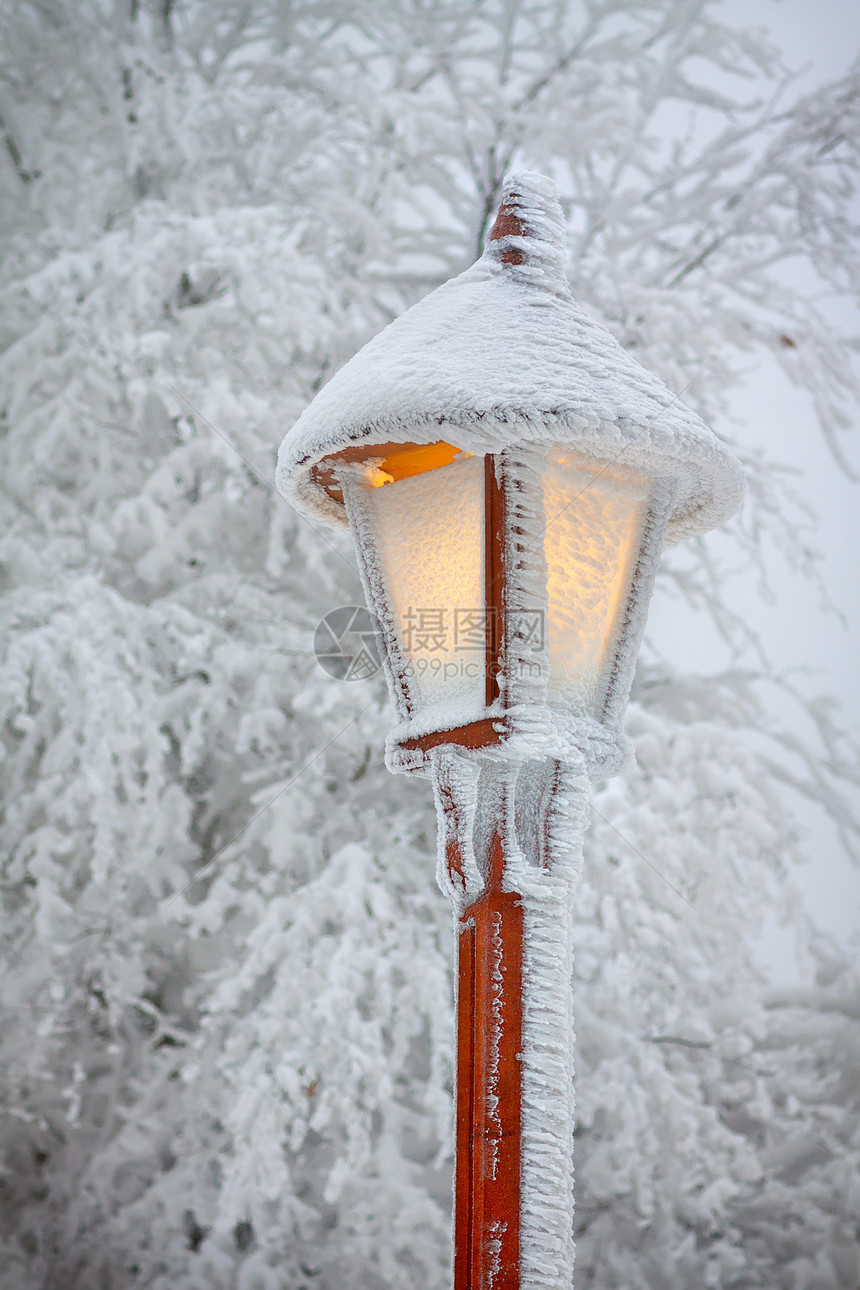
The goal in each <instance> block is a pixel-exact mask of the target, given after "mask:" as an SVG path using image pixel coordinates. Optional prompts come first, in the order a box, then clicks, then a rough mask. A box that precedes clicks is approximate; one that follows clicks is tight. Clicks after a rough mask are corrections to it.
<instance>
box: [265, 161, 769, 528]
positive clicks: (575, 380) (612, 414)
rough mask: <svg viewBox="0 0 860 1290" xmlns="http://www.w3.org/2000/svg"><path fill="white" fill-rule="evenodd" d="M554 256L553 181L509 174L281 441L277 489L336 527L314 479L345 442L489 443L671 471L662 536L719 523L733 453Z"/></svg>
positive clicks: (729, 488)
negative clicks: (411, 301)
mask: <svg viewBox="0 0 860 1290" xmlns="http://www.w3.org/2000/svg"><path fill="white" fill-rule="evenodd" d="M564 257H565V223H564V216H563V214H562V210H561V207H560V205H559V201H558V197H557V194H556V189H555V185H554V184H553V182H552V180H550V179H547V178H545V177H544V176H543V175H537V174H531V173H523V174H514V175H509V176H508V178H507V179H506V180H505V183H504V187H503V190H502V197H501V202H500V207H499V215H498V218H497V220H496V223H495V226H494V228H493V230H492V232H491V234H490V237H489V238H488V241H487V245H486V248H485V250H484V253H483V255H482V256H481V258H480V259H479V260H477V261H476V262H475V263H474V264H473V265H472V266H471V267H470V268H469V269H467V270H466V271H465V272H464V273H461V274H460V275H459V276H458V277H456V278H452V279H451V280H450V281H449V282H446V283H445V284H444V285H443V286H441V287H438V288H437V289H436V290H435V291H432V292H431V293H430V294H429V295H427V296H425V297H424V299H423V300H421V301H419V302H418V304H416V305H413V307H412V308H411V309H408V310H407V311H406V313H404V314H402V315H401V316H400V317H399V318H397V319H395V321H394V322H393V323H391V324H390V325H389V326H388V327H386V328H385V329H384V330H383V331H381V332H380V333H379V335H377V336H376V337H374V339H373V340H371V341H370V342H369V343H368V344H367V345H365V346H364V348H363V349H361V350H359V352H358V353H357V354H356V355H355V356H354V357H353V358H351V359H350V360H349V362H348V363H346V364H345V365H344V367H342V368H341V370H340V371H339V372H338V373H337V374H336V375H335V376H334V377H333V378H332V380H331V381H329V383H328V384H327V385H326V386H324V387H323V389H322V390H320V392H319V394H317V396H316V398H315V399H314V400H313V402H312V403H311V404H310V405H309V406H308V407H307V408H306V409H305V411H304V412H303V413H302V415H301V416H300V417H299V419H298V421H297V422H296V424H295V425H294V426H293V428H292V430H290V431H289V433H288V434H287V436H286V438H285V439H284V442H283V444H282V445H281V450H280V454H279V458H278V473H277V482H278V487H279V489H280V490H281V491H282V492H283V493H284V494H285V496H287V497H288V498H289V500H290V501H292V502H294V503H295V504H296V505H297V506H298V507H299V509H300V510H302V511H304V512H306V513H307V514H309V515H311V516H314V517H316V518H318V519H323V520H326V521H327V522H329V523H331V524H335V525H338V524H340V525H345V524H346V516H345V512H344V509H343V506H342V505H341V504H340V503H339V502H337V501H336V500H334V499H333V498H332V497H331V496H330V495H329V493H328V492H327V491H326V490H325V488H324V487H323V486H322V483H321V482H320V481H319V479H318V478H317V476H316V474H315V468H316V467H317V466H318V464H319V463H320V462H321V461H322V460H323V459H324V458H326V457H328V456H330V455H331V454H333V453H337V452H341V451H343V449H345V448H356V447H360V446H361V447H363V446H366V447H367V448H368V449H371V448H372V447H373V446H374V445H375V444H379V445H382V444H392V443H417V444H421V443H428V444H429V443H435V442H438V441H439V440H442V439H444V440H446V441H448V442H450V443H454V444H456V446H457V447H458V448H459V449H460V450H461V451H463V452H469V453H488V452H500V451H501V450H502V449H504V448H506V447H509V446H511V445H513V444H522V443H546V444H553V445H570V447H571V448H573V449H575V450H576V451H578V452H579V453H581V454H583V455H584V456H585V457H587V458H591V459H593V460H595V461H597V462H606V461H619V462H623V463H624V464H625V465H627V466H630V467H634V468H637V467H638V468H639V469H642V470H644V471H646V472H648V473H651V474H656V475H658V476H670V475H671V476H674V477H676V479H677V480H678V490H677V494H676V501H675V505H674V508H673V511H672V516H671V519H670V521H669V527H668V531H667V539H668V540H670V541H672V540H677V539H679V538H685V537H691V536H693V535H695V534H697V533H702V532H705V531H707V530H708V529H711V528H715V527H716V526H717V525H719V524H721V523H723V521H725V520H727V519H728V518H730V516H732V515H733V514H734V513H735V511H736V510H737V509H738V506H739V505H740V501H741V497H742V495H743V486H744V485H743V473H742V470H741V466H740V463H739V462H738V461H737V459H736V458H735V456H734V455H733V454H732V453H731V452H730V451H729V449H728V448H727V447H726V446H725V445H724V444H723V443H722V442H721V441H720V440H719V439H718V438H717V437H716V435H714V434H713V433H712V432H711V431H710V430H709V429H708V427H707V426H706V425H705V424H704V422H703V421H702V420H701V419H700V418H699V417H698V416H697V415H696V414H695V413H694V412H692V411H690V409H689V408H686V407H685V406H684V405H683V404H682V403H681V402H680V401H679V399H678V397H677V395H675V394H673V393H672V391H671V390H670V389H669V388H668V387H667V386H666V385H665V384H664V383H663V382H662V381H661V380H660V379H659V377H657V376H655V375H653V373H651V372H649V371H648V370H647V369H646V368H644V367H642V365H641V364H640V363H638V362H637V361H636V359H634V358H633V357H632V356H631V355H630V354H629V353H627V351H626V350H625V349H623V348H622V346H621V345H620V344H619V343H618V341H617V340H616V339H615V337H614V336H612V334H611V333H610V332H609V331H608V330H607V329H606V328H605V327H604V326H602V324H600V323H599V322H597V321H595V319H593V318H591V317H589V315H588V314H586V313H585V311H584V310H583V309H581V308H580V306H579V305H578V304H577V303H576V301H575V300H574V299H573V296H572V295H571V292H570V288H569V286H568V283H567V278H566V275H565V271H564ZM443 427H444V429H443ZM368 455H372V454H371V453H368Z"/></svg>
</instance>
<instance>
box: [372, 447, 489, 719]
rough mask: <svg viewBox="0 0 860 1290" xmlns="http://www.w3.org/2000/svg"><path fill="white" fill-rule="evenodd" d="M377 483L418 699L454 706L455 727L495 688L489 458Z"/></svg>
mask: <svg viewBox="0 0 860 1290" xmlns="http://www.w3.org/2000/svg"><path fill="white" fill-rule="evenodd" d="M373 484H375V485H376V486H371V487H369V489H368V493H367V496H366V504H367V507H368V509H369V511H370V513H371V516H372V521H371V522H372V528H373V531H374V534H375V539H376V544H377V552H378V560H379V571H380V573H381V575H382V579H383V582H384V585H385V587H386V589H387V595H388V600H389V604H390V605H391V607H392V609H393V612H394V618H395V624H396V630H397V632H398V637H399V640H398V643H399V646H400V652H401V654H402V656H403V658H404V659H405V661H406V668H405V671H406V675H405V678H404V680H405V684H406V690H407V693H408V695H409V698H410V700H411V703H412V705H413V707H414V708H415V709H416V711H418V710H421V709H424V708H427V707H429V706H431V705H433V706H436V705H439V704H443V703H444V704H445V705H446V706H448V705H450V708H451V712H452V714H454V715H453V716H452V718H450V724H457V720H456V709H457V707H458V705H459V706H460V707H461V708H462V709H463V719H464V720H467V719H471V718H472V716H473V715H474V712H475V709H476V708H478V707H480V706H481V705H482V704H483V700H484V690H485V679H484V676H485V673H484V657H485V653H484V651H485V616H484V463H483V458H481V457H466V458H461V459H458V460H456V461H453V462H451V464H450V465H446V466H440V467H438V468H437V469H435V470H427V471H425V472H423V473H422V474H418V475H412V476H411V477H409V478H406V479H399V480H391V479H390V476H388V475H386V474H385V472H384V470H383V471H380V472H378V474H377V476H376V477H375V478H374V477H371V485H373ZM447 724H449V721H448V720H446V725H447Z"/></svg>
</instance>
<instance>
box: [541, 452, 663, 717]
mask: <svg viewBox="0 0 860 1290" xmlns="http://www.w3.org/2000/svg"><path fill="white" fill-rule="evenodd" d="M542 491H543V503H544V514H545V516H546V534H545V538H544V552H545V555H546V563H547V647H548V653H549V686H548V694H547V698H548V701H549V703H550V704H552V705H553V706H558V705H563V706H565V707H569V706H573V707H575V708H577V709H579V710H581V711H585V712H589V713H591V714H592V715H598V714H597V711H596V709H597V708H598V707H599V706H600V703H601V701H602V699H603V697H604V696H605V692H606V685H607V683H608V679H609V675H610V673H611V669H612V665H613V660H614V658H615V655H616V653H617V651H618V648H619V644H620V636H621V631H622V629H623V627H624V622H625V610H626V607H627V604H628V601H629V599H630V595H631V591H632V586H633V579H634V574H635V570H636V565H637V557H638V555H639V549H640V545H641V542H642V537H643V532H644V528H645V522H646V519H647V516H648V510H649V501H650V498H651V492H652V481H651V480H650V479H649V478H648V477H647V476H644V475H640V474H637V473H635V472H632V471H629V470H626V469H624V468H622V467H620V466H616V465H606V466H601V465H600V464H599V463H596V464H595V463H591V462H587V461H584V460H583V459H581V458H579V459H577V458H576V457H575V456H574V455H573V454H572V453H570V452H569V451H559V450H552V451H551V452H550V454H549V461H548V464H547V467H546V470H545V473H544V475H543V479H542Z"/></svg>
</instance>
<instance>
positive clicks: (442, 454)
mask: <svg viewBox="0 0 860 1290" xmlns="http://www.w3.org/2000/svg"><path fill="white" fill-rule="evenodd" d="M468 456H471V454H470V453H463V452H461V451H460V449H459V448H455V447H454V445H453V444H451V443H446V442H445V441H444V440H443V439H439V440H437V441H436V443H377V444H366V443H363V444H355V445H354V446H353V447H351V448H344V449H343V450H342V451H341V452H336V453H333V454H332V455H331V456H330V457H326V458H325V459H324V460H323V461H321V462H320V463H319V465H317V466H316V467H315V468H314V476H315V478H316V480H317V483H319V484H322V486H323V488H324V489H325V490H326V492H327V493H328V495H329V497H332V498H334V500H335V501H336V502H340V503H341V504H342V503H343V492H342V491H341V487H340V485H339V484H338V482H337V480H336V479H335V471H336V469H337V467H338V466H339V465H341V464H343V463H344V462H353V461H356V462H358V461H370V460H373V461H376V462H377V463H378V471H379V472H380V473H379V474H378V475H374V476H373V477H372V478H371V479H370V480H369V481H368V482H369V483H371V484H372V486H373V487H374V488H379V487H381V486H382V485H383V484H387V483H396V482H397V481H398V480H400V479H409V478H410V477H411V476H412V475H423V474H424V473H425V472H426V471H428V470H436V469H437V468H438V467H440V466H449V465H450V464H451V462H453V461H455V460H462V459H463V458H465V457H468ZM383 475H387V476H388V478H387V479H384V478H382V476H383Z"/></svg>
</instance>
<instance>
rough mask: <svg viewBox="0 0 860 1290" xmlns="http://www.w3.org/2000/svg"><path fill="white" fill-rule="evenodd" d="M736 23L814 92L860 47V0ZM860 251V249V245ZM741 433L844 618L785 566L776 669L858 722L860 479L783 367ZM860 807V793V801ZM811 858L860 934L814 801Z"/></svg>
mask: <svg viewBox="0 0 860 1290" xmlns="http://www.w3.org/2000/svg"><path fill="white" fill-rule="evenodd" d="M723 12H724V13H725V15H726V17H727V18H729V19H730V20H731V21H733V22H736V23H738V24H739V25H741V24H743V25H745V26H761V27H765V28H767V29H768V31H769V32H770V33H771V35H772V37H773V40H774V43H775V44H777V45H778V46H779V47H780V48H781V49H782V50H783V52H784V58H785V61H786V63H787V65H788V66H789V67H791V68H794V69H798V70H799V69H801V68H804V67H807V68H808V70H807V71H806V72H805V73H804V75H803V77H802V79H801V81H800V82H799V86H798V88H799V89H800V88H802V89H812V88H814V86H815V85H816V84H818V83H820V82H821V81H823V80H827V79H831V78H833V77H835V76H838V75H839V74H840V73H842V72H843V71H845V70H847V68H848V66H849V65H850V63H851V62H852V61H853V60H854V59H856V58H857V57H858V55H860V3H858V0H817V3H811V0H725V3H724V7H723ZM858 254H860V248H858ZM844 316H845V320H846V322H849V324H853V326H854V328H855V329H856V331H857V332H858V333H860V305H858V308H857V309H856V310H855V311H854V312H853V316H852V312H851V310H850V308H849V307H846V310H845V315H844ZM735 408H736V410H737V414H738V416H739V417H741V418H742V419H743V421H744V423H745V427H746V428H745V430H744V434H745V435H749V436H751V437H752V438H753V439H754V440H755V441H757V442H759V443H761V444H763V445H766V446H768V448H769V449H770V450H771V451H772V452H773V451H774V449H776V455H778V456H779V457H780V458H781V459H782V460H784V461H787V462H789V463H793V464H795V465H797V466H799V467H801V468H802V470H803V474H802V475H801V476H798V479H797V487H798V488H799V489H801V490H802V491H803V492H804V493H805V494H806V496H807V497H808V498H809V500H810V501H811V502H812V504H813V505H814V506H815V508H816V510H817V511H818V513H819V515H820V517H821V518H820V524H819V528H818V532H817V539H816V541H815V545H816V546H817V548H818V549H819V550H821V551H822V552H824V554H825V557H826V564H825V570H824V571H825V576H826V580H827V584H828V589H829V591H830V594H831V597H832V599H833V600H834V601H835V602H836V604H837V605H838V606H839V608H840V609H841V610H842V612H843V614H844V615H845V617H846V620H847V626H843V625H842V624H841V623H840V622H839V620H838V618H837V617H836V616H835V615H834V614H829V613H826V612H824V611H823V610H822V608H821V606H820V598H819V596H818V595H817V593H816V592H815V591H814V590H813V589H812V588H811V587H810V586H805V585H804V580H803V579H802V578H800V577H799V576H796V575H789V574H788V573H787V572H786V573H785V575H784V576H780V577H779V578H777V579H776V580H775V586H774V590H775V591H776V593H777V602H776V604H773V605H770V606H766V607H762V606H761V604H758V605H756V606H754V607H753V610H754V612H755V618H756V622H757V623H758V622H760V621H764V632H765V639H766V645H767V649H768V652H769V655H770V659H771V662H772V664H773V666H774V668H776V669H780V668H783V667H791V666H797V665H798V664H805V665H807V666H808V667H809V668H810V669H813V670H814V672H815V676H814V678H810V680H809V681H808V682H807V683H806V688H807V692H817V691H828V692H830V693H831V694H835V695H839V696H840V698H841V700H842V703H843V711H844V713H845V718H844V719H845V721H846V722H847V723H849V724H850V725H851V726H853V727H854V728H855V730H857V729H858V727H860V684H858V675H857V673H858V645H860V559H858V554H860V484H857V483H852V482H851V481H850V480H848V479H846V477H845V475H844V474H843V472H842V471H841V470H840V469H839V467H838V466H837V465H836V464H835V463H834V461H833V459H832V457H831V456H830V454H829V452H828V450H827V448H826V446H825V444H824V442H823V439H822V436H821V434H820V432H819V431H818V428H817V424H816V421H815V417H814V414H813V411H812V407H811V402H810V400H809V399H808V398H804V397H802V396H800V395H799V392H798V391H797V390H796V389H795V388H794V387H792V386H790V385H789V384H788V382H787V381H786V380H785V379H784V378H783V377H782V376H781V374H780V373H779V371H778V368H777V365H776V363H774V364H773V368H772V370H770V371H768V370H761V371H759V372H758V373H757V374H756V375H755V376H753V377H751V378H750V380H749V381H748V383H747V387H746V389H745V390H743V391H742V392H740V393H739V394H738V396H737V399H736V401H735ZM856 430H857V433H856V437H855V441H854V442H853V443H850V446H849V445H848V444H846V446H848V453H847V455H848V457H849V459H850V460H851V461H852V462H853V463H855V464H856V467H857V470H858V473H860V408H858V410H857V418H856ZM856 809H857V810H860V801H858V802H857V803H856ZM802 822H803V825H804V827H805V828H806V829H807V830H808V839H807V850H808V853H809V861H808V863H807V865H806V866H805V869H804V871H803V872H802V873H801V874H800V881H801V885H802V887H803V889H804V893H805V897H806V902H807V907H808V908H809V910H810V912H811V913H812V914H813V916H814V917H815V919H816V921H817V922H819V923H820V924H821V926H822V928H823V929H824V930H825V931H828V932H830V933H831V934H833V935H835V936H837V937H839V939H840V940H847V939H848V937H849V936H851V935H852V934H854V935H858V934H860V871H858V869H857V868H856V867H854V866H853V865H852V864H851V863H850V862H849V861H848V860H847V859H846V857H845V856H844V853H843V852H842V850H841V848H840V846H839V843H838V840H837V838H836V836H835V831H834V830H833V829H832V827H831V826H830V825H829V824H828V823H827V822H826V821H825V820H824V819H823V818H822V815H821V814H820V813H818V812H816V811H815V810H814V809H811V808H810V809H809V810H808V811H804V812H803V815H802ZM767 948H768V958H769V961H770V963H771V966H772V968H773V970H774V971H775V973H776V974H777V975H778V976H779V977H781V978H786V977H789V978H790V977H792V976H793V975H794V974H795V972H796V965H795V963H794V959H793V954H792V950H791V945H790V941H789V940H788V938H786V937H785V936H780V935H779V934H778V932H777V931H776V929H775V928H774V929H773V930H772V933H771V935H770V936H769V938H768V947H767Z"/></svg>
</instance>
